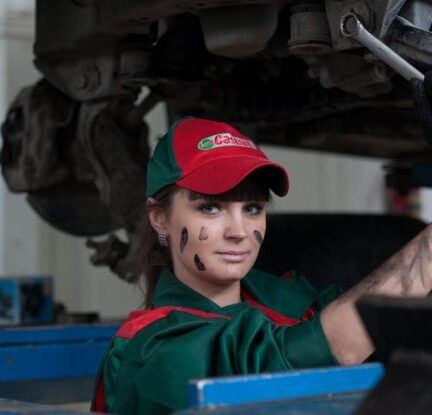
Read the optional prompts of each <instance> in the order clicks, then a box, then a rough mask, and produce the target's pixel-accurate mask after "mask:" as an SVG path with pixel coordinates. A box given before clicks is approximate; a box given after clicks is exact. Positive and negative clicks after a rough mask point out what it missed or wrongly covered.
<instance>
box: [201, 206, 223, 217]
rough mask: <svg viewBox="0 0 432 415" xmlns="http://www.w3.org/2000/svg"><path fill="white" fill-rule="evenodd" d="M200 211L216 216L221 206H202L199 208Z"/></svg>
mask: <svg viewBox="0 0 432 415" xmlns="http://www.w3.org/2000/svg"><path fill="white" fill-rule="evenodd" d="M198 210H199V211H200V212H202V213H206V214H208V215H215V214H216V213H219V210H220V209H219V206H217V205H209V204H205V205H200V206H198Z"/></svg>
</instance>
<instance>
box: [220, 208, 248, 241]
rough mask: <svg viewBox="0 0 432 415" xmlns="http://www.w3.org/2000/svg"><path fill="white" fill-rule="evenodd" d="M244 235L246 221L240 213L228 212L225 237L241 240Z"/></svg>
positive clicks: (245, 233)
mask: <svg viewBox="0 0 432 415" xmlns="http://www.w3.org/2000/svg"><path fill="white" fill-rule="evenodd" d="M246 235H247V232H246V223H245V221H244V218H243V217H242V215H241V213H232V214H230V215H229V216H228V218H227V223H226V228H225V238H227V239H238V240H241V239H244V238H246Z"/></svg>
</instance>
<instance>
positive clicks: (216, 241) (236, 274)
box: [165, 189, 267, 288]
mask: <svg viewBox="0 0 432 415" xmlns="http://www.w3.org/2000/svg"><path fill="white" fill-rule="evenodd" d="M266 204H267V203H266V202H262V201H248V202H216V203H214V202H208V201H206V200H205V199H197V200H191V199H190V197H189V191H188V190H185V189H181V190H180V191H178V192H177V193H175V195H174V197H173V201H172V205H171V209H170V213H169V214H168V215H167V216H166V223H165V229H166V234H167V235H168V237H169V241H170V249H171V254H172V260H173V268H174V273H175V274H176V276H177V277H178V278H179V279H180V280H182V281H183V282H186V283H188V284H189V285H190V286H191V287H192V288H193V287H194V281H195V282H197V281H199V282H200V283H203V282H207V283H211V284H219V285H220V284H222V285H225V284H230V283H232V282H235V281H239V280H241V279H242V278H243V277H244V276H245V275H246V273H247V272H248V271H249V270H250V269H251V268H252V266H253V264H254V263H255V260H256V257H257V255H258V252H259V249H260V246H261V243H262V241H263V238H264V234H265V230H266Z"/></svg>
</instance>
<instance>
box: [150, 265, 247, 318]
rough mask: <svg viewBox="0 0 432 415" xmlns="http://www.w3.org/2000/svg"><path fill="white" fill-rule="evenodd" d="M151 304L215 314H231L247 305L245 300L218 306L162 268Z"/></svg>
mask: <svg viewBox="0 0 432 415" xmlns="http://www.w3.org/2000/svg"><path fill="white" fill-rule="evenodd" d="M153 304H154V306H155V307H162V306H182V307H187V308H193V309H197V310H202V311H206V312H209V313H217V314H228V315H230V314H232V313H234V312H238V311H240V310H242V309H244V308H247V307H249V304H248V303H247V302H246V301H243V302H241V303H238V304H232V305H229V306H226V307H220V306H218V305H217V304H216V303H215V302H213V301H211V300H210V299H208V298H207V297H205V296H204V295H202V294H199V293H198V292H196V291H194V290H193V289H192V288H190V287H188V286H187V285H185V284H183V283H182V282H181V281H179V280H178V279H177V278H176V277H175V275H174V274H173V273H172V272H171V271H170V270H169V269H168V268H164V269H163V270H162V272H161V275H160V277H159V281H158V283H157V286H156V290H155V294H154V299H153Z"/></svg>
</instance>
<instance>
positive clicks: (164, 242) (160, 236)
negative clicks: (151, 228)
mask: <svg viewBox="0 0 432 415" xmlns="http://www.w3.org/2000/svg"><path fill="white" fill-rule="evenodd" d="M157 238H158V242H159V245H160V246H165V247H167V246H169V245H168V238H167V236H166V233H159V232H158V234H157Z"/></svg>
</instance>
